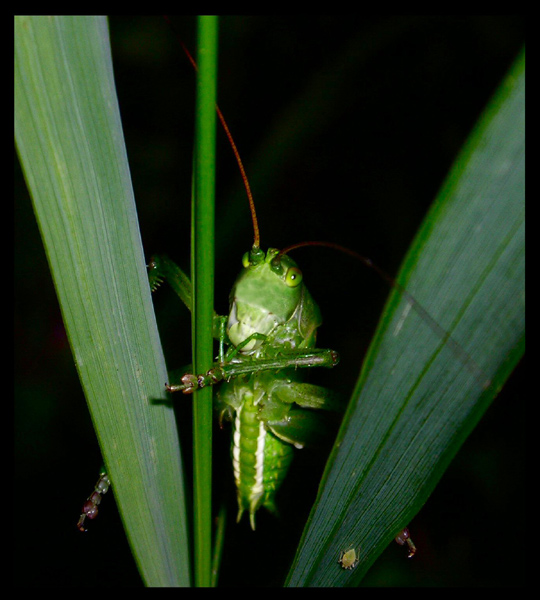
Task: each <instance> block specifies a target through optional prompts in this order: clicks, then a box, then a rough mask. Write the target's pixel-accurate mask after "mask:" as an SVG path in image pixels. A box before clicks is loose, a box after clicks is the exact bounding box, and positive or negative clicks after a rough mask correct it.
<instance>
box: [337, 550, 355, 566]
mask: <svg viewBox="0 0 540 600" xmlns="http://www.w3.org/2000/svg"><path fill="white" fill-rule="evenodd" d="M359 560H360V559H359V558H358V556H357V555H356V550H355V549H354V548H349V549H348V550H344V551H342V552H341V554H340V556H339V561H338V562H339V564H340V565H341V566H342V567H343V568H344V569H349V570H351V569H354V568H355V567H356V565H357V564H358V562H359Z"/></svg>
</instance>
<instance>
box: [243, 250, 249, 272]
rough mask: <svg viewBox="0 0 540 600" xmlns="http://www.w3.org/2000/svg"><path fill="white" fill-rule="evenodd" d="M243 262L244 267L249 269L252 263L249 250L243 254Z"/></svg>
mask: <svg viewBox="0 0 540 600" xmlns="http://www.w3.org/2000/svg"><path fill="white" fill-rule="evenodd" d="M242 264H243V265H244V269H247V268H248V267H249V265H250V260H249V252H246V253H245V254H244V256H242Z"/></svg>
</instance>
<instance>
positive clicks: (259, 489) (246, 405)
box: [218, 375, 293, 529]
mask: <svg viewBox="0 0 540 600" xmlns="http://www.w3.org/2000/svg"><path fill="white" fill-rule="evenodd" d="M261 384H262V385H261ZM265 388H266V386H265V385H264V384H263V382H261V376H260V375H248V376H246V377H242V378H239V379H237V380H235V381H232V382H231V383H228V384H227V383H225V384H223V385H222V386H221V390H220V392H219V394H218V395H219V396H220V397H221V399H222V400H224V399H225V398H227V397H230V396H234V397H235V398H238V399H240V401H241V403H240V405H239V407H238V409H236V412H235V416H234V421H233V435H232V444H231V456H232V465H233V472H234V480H235V484H236V493H237V498H238V520H240V518H241V517H242V514H243V512H244V511H248V513H249V517H250V523H251V527H252V528H253V529H255V513H256V511H257V510H258V509H259V507H261V506H264V507H265V508H267V509H268V510H270V511H271V512H275V502H274V497H275V494H276V492H277V490H278V488H279V486H280V485H281V482H282V481H283V479H284V478H285V476H286V474H287V471H288V469H289V465H290V463H291V460H292V455H293V447H292V445H291V444H288V443H286V442H283V441H281V440H279V439H278V438H277V437H275V436H274V435H273V434H272V433H271V432H270V431H268V429H267V428H266V426H265V424H264V422H263V421H261V420H260V419H259V411H260V406H259V404H260V403H261V402H262V403H263V404H264V402H265V400H266V398H267V393H268V391H267V389H265Z"/></svg>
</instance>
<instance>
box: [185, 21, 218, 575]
mask: <svg viewBox="0 0 540 600" xmlns="http://www.w3.org/2000/svg"><path fill="white" fill-rule="evenodd" d="M217 35H218V20H217V17H215V16H201V17H199V20H198V47H197V62H198V65H199V68H198V71H197V99H196V113H195V159H194V169H195V172H194V186H193V207H192V242H191V244H192V248H191V257H192V264H191V273H192V277H193V326H192V339H193V368H194V372H195V373H204V372H206V371H207V370H208V369H209V368H210V367H211V366H212V361H213V338H212V318H213V309H214V183H215V137H216V108H215V107H216V75H217ZM193 443H194V457H193V473H194V482H193V489H194V498H193V501H194V510H193V514H194V550H195V585H197V586H198V587H206V586H210V584H211V564H212V561H211V538H212V536H211V516H212V515H211V511H212V504H211V496H212V493H211V492H212V488H211V485H212V389H211V388H203V389H201V390H198V391H197V392H196V393H195V398H194V405H193Z"/></svg>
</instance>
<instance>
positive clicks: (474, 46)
mask: <svg viewBox="0 0 540 600" xmlns="http://www.w3.org/2000/svg"><path fill="white" fill-rule="evenodd" d="M174 23H175V26H176V28H177V30H178V32H179V33H180V35H181V37H182V38H183V39H184V41H185V42H186V44H187V45H188V46H189V47H190V48H194V46H195V33H194V32H195V21H194V19H193V18H192V17H175V18H174ZM110 29H111V42H112V49H113V60H114V70H115V78H116V81H117V86H118V88H117V89H118V96H119V103H120V110H121V114H122V121H123V126H124V133H125V136H126V144H127V150H128V156H129V161H130V168H131V173H132V177H133V183H134V191H135V198H136V201H137V209H138V212H139V219H140V224H141V231H142V238H143V244H144V248H145V252H146V253H147V258H149V257H150V255H151V254H152V253H154V252H163V251H164V252H167V253H168V254H169V255H170V256H171V257H173V258H174V259H175V260H176V261H177V262H178V263H179V264H180V265H181V266H183V267H184V268H186V269H188V268H189V251H190V240H189V231H190V225H189V219H190V217H189V203H190V200H189V198H190V178H191V152H192V128H193V110H194V109H193V102H194V74H193V72H192V68H191V67H190V65H189V63H188V62H187V60H186V59H185V57H184V55H183V53H182V50H181V47H180V45H179V43H178V40H177V39H176V36H175V33H174V32H173V31H172V30H171V28H170V27H169V26H168V25H167V23H165V21H164V20H163V19H162V18H160V17H144V18H143V17H113V18H112V19H111V21H110ZM523 43H524V19H523V18H522V17H516V16H505V17H482V16H480V17H390V16H384V17H372V16H368V17H359V16H355V15H353V16H345V17H333V16H332V17H322V16H312V17H224V18H222V19H221V21H220V56H219V89H218V94H219V104H220V107H221V109H222V110H223V112H224V114H225V116H226V118H227V121H228V124H229V127H230V129H231V130H232V132H233V135H234V138H235V140H236V143H237V146H238V148H239V150H240V153H241V155H242V157H243V160H244V162H245V166H246V170H247V172H248V176H249V178H250V181H251V184H252V188H253V194H254V197H255V202H256V206H257V212H258V217H259V222H260V227H261V236H262V238H261V243H262V246H263V247H265V248H266V247H268V246H275V247H278V248H279V247H284V246H286V245H289V244H292V243H295V242H299V241H305V240H312V239H319V240H327V241H333V242H338V243H340V244H343V245H345V246H348V247H350V248H353V249H355V250H357V251H359V252H361V253H363V254H365V255H367V256H369V257H370V258H371V259H373V260H374V261H375V262H376V263H377V264H378V265H379V266H381V267H382V268H383V269H385V270H386V271H388V272H389V273H391V274H395V273H396V272H397V269H398V267H399V264H400V262H401V260H402V259H403V256H404V253H405V252H406V249H407V247H408V245H409V243H410V242H411V240H412V238H413V236H414V234H415V232H416V230H417V228H418V226H419V224H420V222H421V220H422V218H423V216H424V215H425V212H426V210H427V209H428V207H429V205H430V203H431V201H432V200H433V199H434V197H435V196H436V194H437V191H438V189H439V188H440V186H441V184H442V182H443V180H444V177H445V176H446V174H447V173H448V171H449V169H450V167H451V165H452V162H453V160H454V159H455V157H456V154H457V152H458V151H459V149H460V147H461V146H462V144H463V142H464V141H465V140H466V138H467V136H468V134H469V133H470V130H471V128H472V127H473V125H474V124H475V122H476V121H477V119H478V117H479V116H480V114H481V112H482V110H483V108H484V107H485V105H486V103H487V102H488V101H489V99H490V97H491V96H492V94H493V92H494V91H495V90H496V88H497V86H498V84H499V83H500V82H501V80H502V78H503V77H504V75H505V73H506V72H507V70H508V68H509V67H510V65H511V64H512V62H513V60H514V59H515V58H516V56H517V54H518V52H519V50H520V48H521V46H522V44H523ZM217 185H218V189H217V223H216V248H217V257H216V270H217V280H216V309H217V310H218V312H220V313H225V312H226V311H227V298H228V292H229V290H230V287H231V285H232V283H233V281H234V278H235V275H236V273H237V271H238V270H239V267H240V260H241V257H242V254H243V253H244V252H245V251H246V250H248V249H249V248H250V245H251V243H252V235H253V234H252V231H251V221H250V216H249V212H248V209H247V201H246V199H245V194H244V192H243V188H242V182H241V179H240V176H239V173H238V169H237V167H236V164H235V162H234V158H233V157H232V152H231V150H230V148H229V147H228V144H227V141H226V139H225V136H224V135H222V134H221V132H218V172H217ZM294 258H295V260H297V261H298V262H299V263H300V264H301V266H302V269H303V271H304V277H305V281H306V283H307V285H308V287H309V288H310V291H311V292H312V295H313V296H314V297H315V299H316V300H317V301H318V303H319V305H320V306H321V310H322V312H323V318H324V324H323V327H322V328H321V330H320V334H319V345H320V346H322V347H332V348H335V349H337V350H338V351H339V352H340V354H341V355H342V362H341V364H340V366H339V368H337V369H335V370H333V371H332V372H329V373H323V374H317V376H316V381H317V382H318V383H322V384H325V385H328V386H329V387H332V388H334V389H337V390H340V391H341V392H343V393H344V394H348V393H349V392H350V390H351V388H352V386H353V385H354V383H355V380H356V378H357V376H358V364H359V362H360V359H361V356H359V350H358V348H360V349H361V354H362V355H363V354H364V353H365V351H366V349H367V346H368V344H369V340H370V337H371V335H372V334H373V331H374V328H375V325H376V322H377V319H378V316H379V315H380V312H381V310H382V306H383V304H384V299H385V297H386V295H387V293H388V289H387V287H385V284H384V283H381V281H379V279H378V278H377V277H376V276H374V275H373V274H372V273H369V272H366V270H365V269H364V268H363V267H362V266H361V265H359V264H358V263H356V262H355V261H353V260H351V259H350V258H348V257H347V256H342V255H340V254H336V253H335V252H332V251H330V250H325V249H322V248H314V249H303V250H299V251H298V252H297V253H296V254H295V256H294ZM15 275H16V277H15V307H16V310H15V327H14V334H15V358H16V361H15V415H14V416H15V482H14V488H13V490H14V491H13V497H14V506H13V508H14V515H13V516H14V541H15V569H14V583H15V585H24V586H94V585H96V586H97V585H99V586H103V585H105V586H120V585H122V586H126V585H140V584H141V581H140V578H139V576H138V574H137V572H136V569H135V566H134V562H133V559H132V557H131V554H130V551H129V547H128V545H127V542H126V540H125V537H124V534H123V531H122V528H121V523H120V519H119V517H118V513H117V511H116V508H115V505H114V498H113V496H112V494H109V495H108V496H106V497H105V500H104V503H103V504H102V509H101V512H100V516H99V518H98V519H97V520H96V521H94V522H93V523H91V527H90V530H89V531H88V533H86V534H85V535H82V534H80V533H79V532H78V531H77V530H76V528H75V523H76V521H77V519H78V516H79V512H80V508H81V505H82V503H83V501H84V500H85V498H86V497H87V496H88V495H89V494H90V492H91V491H92V486H93V484H94V483H95V480H96V479H97V476H98V470H99V467H100V464H101V459H100V453H99V448H98V446H97V442H96V439H95V435H94V433H93V429H92V424H91V422H90V418H89V415H88V411H87V409H86V404H85V401H84V396H83V394H82V391H81V388H80V384H79V382H78V378H77V374H76V371H75V367H74V365H73V360H72V357H71V353H70V350H69V346H68V343H67V340H66V336H65V332H64V329H63V325H62V321H61V317H60V311H59V308H58V304H57V300H56V296H55V293H54V288H53V286H52V281H51V277H50V274H49V270H48V266H47V262H46V259H45V255H44V252H43V247H42V244H41V240H40V238H39V233H38V229H37V225H36V222H35V219H34V217H33V213H32V208H31V203H30V199H29V197H28V193H27V192H26V189H25V185H24V180H23V178H22V174H21V172H20V168H19V166H18V162H17V160H15ZM155 304H156V312H157V315H158V323H159V326H160V332H161V334H162V339H163V345H164V349H165V355H166V357H167V361H168V364H169V366H170V367H175V366H178V365H182V364H186V363H188V362H190V359H189V351H190V349H189V345H185V344H182V343H179V341H178V340H179V332H180V331H182V328H183V327H189V325H186V324H185V323H188V321H187V319H189V316H188V315H187V314H186V312H187V311H185V309H184V308H183V306H182V305H181V304H180V302H179V301H177V300H176V299H175V298H174V297H173V296H172V294H169V293H168V292H167V291H166V290H163V292H160V294H159V295H158V296H156V297H155ZM182 319H184V320H185V323H183V321H182ZM522 372H523V365H521V366H520V367H518V369H517V371H516V372H515V373H514V375H512V377H511V379H510V380H509V382H508V384H507V386H506V387H505V389H504V390H503V392H502V393H501V394H500V395H499V396H498V397H497V398H496V399H495V401H494V403H493V405H492V407H491V408H490V409H489V410H488V411H487V413H486V415H485V417H484V419H483V420H482V421H481V423H480V424H479V425H478V427H477V428H476V430H475V431H474V432H473V434H472V435H471V436H470V438H469V439H468V440H467V442H466V443H465V445H464V446H463V448H462V450H461V451H460V453H459V454H458V455H457V457H456V458H455V460H454V461H453V463H452V465H451V466H450V468H449V470H448V471H447V473H446V474H445V476H444V478H443V479H442V481H441V482H440V485H439V486H438V487H437V489H436V490H435V492H434V493H433V495H432V496H431V498H430V499H429V501H428V502H427V503H426V505H425V507H424V508H423V510H422V511H421V512H420V513H419V514H418V516H417V517H416V519H415V520H414V521H413V523H411V527H410V528H411V532H412V534H413V537H414V539H415V542H416V544H417V546H418V548H419V552H418V555H417V556H416V557H415V558H414V560H413V561H408V560H407V559H406V557H405V556H406V552H405V550H404V549H403V548H400V547H398V546H397V545H395V544H393V545H391V546H390V547H389V548H388V549H387V550H386V552H385V553H384V554H383V556H382V557H381V558H380V560H379V561H378V562H377V563H376V565H375V566H374V567H373V569H372V571H371V572H370V574H369V576H368V577H367V579H366V580H365V583H366V584H369V585H387V586H393V585H400V586H407V585H419V586H423V585H430V586H465V585H469V586H516V585H520V584H522V582H523V575H524V573H523V572H524V565H523V561H522V553H523V545H524V539H525V536H524V506H523V500H524V490H523V484H524V482H523V475H524V457H525V451H524V393H523V388H522V380H523V376H522ZM182 410H183V411H188V410H189V407H187V406H186V405H184V406H183V408H182ZM228 443H229V442H228V435H227V432H224V433H219V432H217V433H216V452H215V454H216V494H217V495H216V505H217V503H218V502H220V501H221V499H222V497H225V498H228V499H229V500H230V510H229V516H230V518H229V523H228V529H227V542H226V544H227V545H226V550H225V558H224V564H223V569H222V577H221V582H222V584H223V585H280V584H281V583H282V581H283V578H284V576H285V574H286V572H287V565H288V564H290V562H291V559H292V556H293V552H294V548H295V547H296V545H297V542H298V539H299V536H300V534H301V525H302V523H303V522H304V521H305V518H306V516H307V512H308V511H309V507H310V503H311V502H312V501H313V498H314V495H315V493H316V485H317V480H318V477H320V473H321V471H322V468H323V466H324V449H322V450H320V451H319V452H310V451H309V450H305V451H302V452H298V453H297V456H296V458H295V461H294V463H293V468H292V469H293V470H292V474H291V477H290V480H289V482H288V483H286V484H285V485H284V487H283V489H282V491H281V492H280V494H281V496H280V499H281V500H280V502H279V505H280V507H281V511H282V514H281V518H280V519H277V520H276V519H275V518H274V517H271V516H269V515H266V514H264V512H263V511H261V512H260V513H259V514H258V520H257V525H258V529H257V532H256V533H252V532H251V531H250V530H249V526H248V520H247V519H246V520H245V521H243V522H242V523H241V524H240V525H238V526H237V525H235V524H234V517H235V512H236V510H235V507H234V501H235V499H234V492H233V491H232V489H231V488H230V478H231V474H230V472H229V471H228V469H230V467H229V465H228V461H225V460H221V458H222V457H223V456H224V455H226V454H227V453H228V449H227V447H228ZM187 456H189V455H187ZM188 466H189V465H188ZM269 573H270V575H269Z"/></svg>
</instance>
